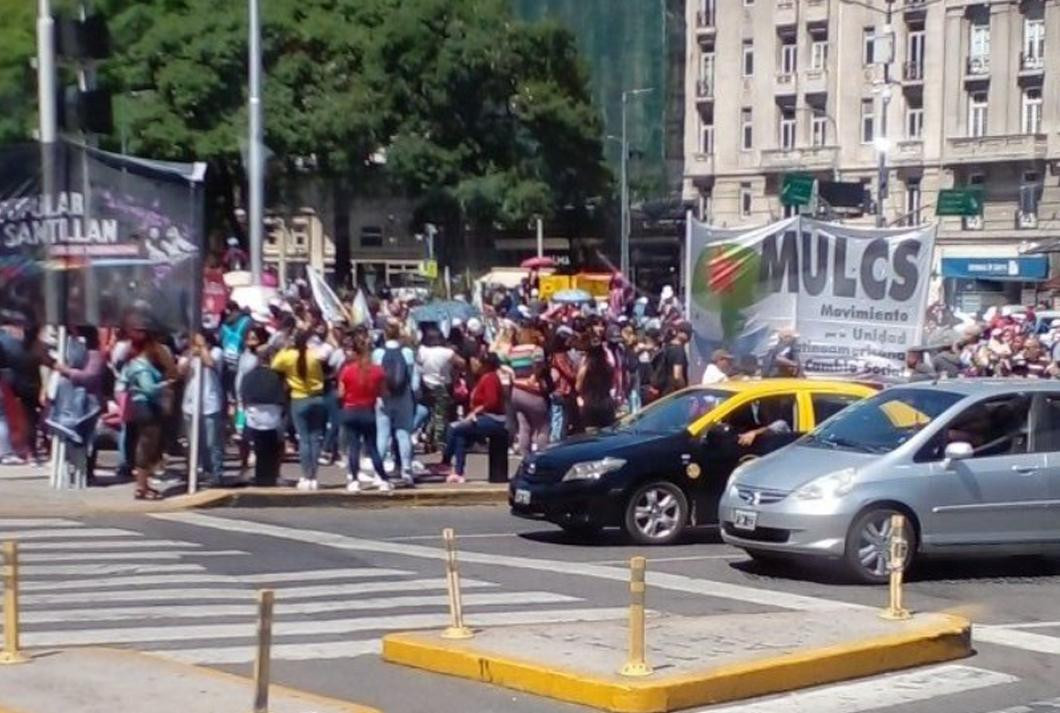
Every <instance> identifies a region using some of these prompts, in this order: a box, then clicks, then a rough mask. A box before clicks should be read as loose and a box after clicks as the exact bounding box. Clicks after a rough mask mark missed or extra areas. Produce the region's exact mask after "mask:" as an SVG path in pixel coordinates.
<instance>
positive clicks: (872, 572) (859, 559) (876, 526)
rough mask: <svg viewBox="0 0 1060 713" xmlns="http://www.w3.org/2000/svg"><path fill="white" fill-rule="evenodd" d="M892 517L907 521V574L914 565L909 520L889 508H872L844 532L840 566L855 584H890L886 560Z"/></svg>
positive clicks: (914, 534) (914, 545)
mask: <svg viewBox="0 0 1060 713" xmlns="http://www.w3.org/2000/svg"><path fill="white" fill-rule="evenodd" d="M892 515H905V517H906V522H907V526H906V533H905V534H906V539H907V540H908V542H909V550H908V554H907V555H906V559H905V569H906V571H908V570H909V567H910V566H911V565H912V564H913V558H914V554H915V553H916V547H917V542H916V530H915V528H913V527H911V526H910V523H909V516H908V515H906V514H905V513H904V512H901V511H899V510H896V509H894V508H891V507H875V508H871V509H869V510H866V511H865V512H863V513H861V514H860V515H858V516H857V517H856V518H855V519H854V522H853V523H851V525H850V529H849V530H848V531H847V538H846V546H845V548H844V551H843V565H844V569H845V571H846V574H847V575H849V576H850V577H851V578H852V579H853V580H854V581H856V582H860V583H863V584H886V583H887V582H888V581H890V578H891V573H890V570H889V569H888V568H887V558H888V552H889V550H888V547H889V545H888V537H889V536H890V531H891V516H892Z"/></svg>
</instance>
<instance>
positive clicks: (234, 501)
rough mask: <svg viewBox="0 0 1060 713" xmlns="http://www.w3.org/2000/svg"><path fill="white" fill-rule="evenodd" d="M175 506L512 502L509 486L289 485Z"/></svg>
mask: <svg viewBox="0 0 1060 713" xmlns="http://www.w3.org/2000/svg"><path fill="white" fill-rule="evenodd" d="M170 502H171V503H172V507H173V508H174V509H180V510H193V509H200V508H203V509H204V508H215V507H255V508H259V507H364V508H388V507H428V506H443V505H444V506H452V505H498V504H502V503H507V502H508V488H507V486H503V485H501V486H495V487H488V486H478V487H472V488H459V487H454V488H451V489H450V488H439V489H428V488H414V489H410V490H394V491H391V492H389V493H380V492H368V493H348V492H346V491H345V490H344V489H342V488H330V489H327V490H317V491H300V490H294V489H288V488H253V487H251V488H234V489H231V490H208V491H205V492H202V493H196V494H195V495H188V496H179V497H177V498H173V499H172V500H171V501H170Z"/></svg>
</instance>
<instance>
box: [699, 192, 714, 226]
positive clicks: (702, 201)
mask: <svg viewBox="0 0 1060 713" xmlns="http://www.w3.org/2000/svg"><path fill="white" fill-rule="evenodd" d="M713 215H714V194H713V193H712V192H711V190H710V189H709V188H700V189H699V219H700V220H701V221H703V222H704V223H709V222H710V221H711V217H712V216H713Z"/></svg>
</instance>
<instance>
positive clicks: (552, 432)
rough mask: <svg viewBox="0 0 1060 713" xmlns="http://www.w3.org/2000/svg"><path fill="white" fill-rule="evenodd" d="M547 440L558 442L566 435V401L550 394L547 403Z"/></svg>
mask: <svg viewBox="0 0 1060 713" xmlns="http://www.w3.org/2000/svg"><path fill="white" fill-rule="evenodd" d="M548 420H549V429H548V442H549V443H559V442H560V441H562V440H563V439H564V438H566V436H567V403H566V401H564V400H563V399H562V398H560V397H558V396H552V397H551V398H550V399H549V403H548Z"/></svg>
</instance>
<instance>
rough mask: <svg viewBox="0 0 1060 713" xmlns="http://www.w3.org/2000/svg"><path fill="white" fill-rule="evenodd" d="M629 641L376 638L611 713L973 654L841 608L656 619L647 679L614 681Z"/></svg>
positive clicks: (425, 659) (482, 634) (614, 629)
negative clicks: (649, 671)
mask: <svg viewBox="0 0 1060 713" xmlns="http://www.w3.org/2000/svg"><path fill="white" fill-rule="evenodd" d="M473 623H474V622H471V624H472V625H473ZM627 637H628V629H627V627H626V622H624V621H615V622H603V623H600V622H597V623H593V624H565V625H554V626H513V627H500V628H494V629H487V630H482V631H477V632H476V633H475V636H474V638H471V639H467V640H452V639H446V638H443V637H442V635H441V634H438V633H424V632H411V633H399V634H391V635H388V636H386V637H384V639H383V658H384V660H386V661H388V662H391V663H395V664H401V665H405V666H410V667H414V668H418V669H423V670H427V671H433V672H436V673H442V674H447V675H450V676H457V677H460V678H465V679H470V680H473V681H480V682H483V683H489V684H492V685H498V686H504V687H507V688H512V689H515V690H519V691H524V692H527V693H533V694H536V695H540V696H546V697H549V698H554V699H558V700H562V701H566V702H569V703H577V704H581V705H587V706H592V707H595V708H601V709H604V710H608V711H615V712H616V713H665V712H667V711H673V710H679V709H682V708H688V707H690V706H698V705H710V704H715V703H724V702H727V701H734V700H741V699H746V698H752V697H756V696H762V695H767V694H771V693H781V692H784V691H791V690H795V689H800V688H806V687H809V686H816V685H821V684H826V683H833V682H836V681H843V680H847V679H852V678H859V677H862V676H870V675H875V674H880V673H884V672H888V671H896V670H899V669H905V668H911V667H914V666H921V665H925V664H930V663H937V662H940V661H948V660H952V659H957V658H962V657H964V656H968V655H969V654H970V653H971V624H970V623H969V622H968V621H967V620H965V619H962V618H960V617H955V616H949V615H943V614H920V615H917V616H916V617H915V618H913V619H912V620H909V621H886V620H884V619H881V618H880V617H879V616H878V615H877V613H876V612H871V611H852V610H847V609H844V610H842V611H833V612H828V611H824V612H781V613H762V614H750V615H729V616H714V617H676V616H652V617H649V619H648V623H647V625H646V638H647V642H648V649H647V651H648V656H647V658H648V662H649V664H651V665H653V666H654V673H651V674H649V675H644V676H640V677H629V676H623V675H621V674H620V673H619V671H620V669H621V668H622V666H623V663H624V662H625V661H626V643H627Z"/></svg>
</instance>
